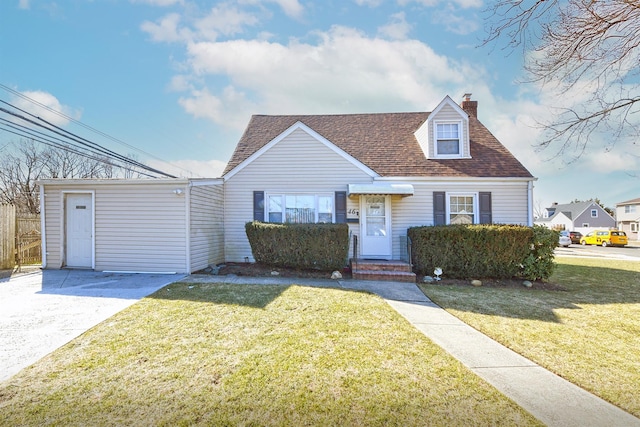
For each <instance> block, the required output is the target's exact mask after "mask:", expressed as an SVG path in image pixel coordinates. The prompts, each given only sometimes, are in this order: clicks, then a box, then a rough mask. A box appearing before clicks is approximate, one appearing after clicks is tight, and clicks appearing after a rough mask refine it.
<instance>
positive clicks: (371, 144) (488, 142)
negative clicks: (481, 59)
mask: <svg viewBox="0 0 640 427" xmlns="http://www.w3.org/2000/svg"><path fill="white" fill-rule="evenodd" d="M428 117H429V113H428V112H416V113H378V114H341V115H286V116H284V115H283V116H268V115H254V116H252V117H251V120H250V121H249V124H248V125H247V128H246V129H245V132H244V134H243V135H242V137H241V138H240V141H239V142H238V145H237V146H236V149H235V151H234V153H233V155H232V156H231V160H230V161H229V163H228V164H227V167H226V168H225V170H224V174H226V173H227V172H229V171H231V170H232V169H233V168H235V167H236V166H238V165H239V164H240V163H242V162H243V161H244V160H246V159H247V158H248V157H249V156H251V155H252V154H253V153H255V152H256V151H258V150H259V149H260V148H262V147H263V146H264V145H266V144H268V143H269V142H270V141H271V140H273V139H274V138H276V137H277V136H279V135H280V134H281V133H282V132H284V131H285V130H287V129H288V128H289V127H291V126H292V125H294V124H295V123H296V122H298V121H300V122H302V123H303V124H305V125H306V126H308V127H309V128H311V129H313V130H314V131H315V132H317V133H319V134H320V135H322V136H323V137H324V138H326V139H327V140H329V141H331V142H332V143H333V144H335V145H336V146H338V147H339V148H341V149H342V150H344V151H345V152H347V153H348V154H350V155H351V156H353V157H354V158H356V159H357V160H358V161H360V162H361V163H363V164H365V165H366V166H367V167H369V168H370V169H372V170H374V171H375V172H376V173H378V174H379V175H381V176H425V177H429V176H432V177H436V176H449V177H497V178H508V177H522V178H532V175H531V173H530V172H529V171H528V170H527V169H526V168H525V167H524V166H523V165H522V164H521V163H520V162H519V161H518V160H517V159H516V158H515V157H514V156H513V155H512V154H511V153H510V152H509V150H507V149H506V148H505V147H504V146H503V145H502V144H501V143H500V142H499V141H498V140H497V139H496V138H495V137H494V136H493V135H492V134H491V132H489V131H488V130H487V128H485V127H484V125H482V123H480V121H478V119H476V118H475V117H469V133H470V148H471V157H472V158H471V159H427V158H426V157H425V155H424V154H423V152H422V149H421V148H420V146H419V144H418V141H417V140H416V138H415V136H414V133H415V131H416V130H417V129H418V128H419V127H420V126H421V125H422V124H423V123H424V122H425V121H426V120H427V118H428Z"/></svg>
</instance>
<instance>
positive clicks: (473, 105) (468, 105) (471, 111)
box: [462, 93, 478, 119]
mask: <svg viewBox="0 0 640 427" xmlns="http://www.w3.org/2000/svg"><path fill="white" fill-rule="evenodd" d="M462 109H463V110H464V111H465V112H466V113H467V114H468V115H469V116H473V117H475V118H476V119H477V118H478V101H472V100H471V94H470V93H465V94H464V99H463V100H462Z"/></svg>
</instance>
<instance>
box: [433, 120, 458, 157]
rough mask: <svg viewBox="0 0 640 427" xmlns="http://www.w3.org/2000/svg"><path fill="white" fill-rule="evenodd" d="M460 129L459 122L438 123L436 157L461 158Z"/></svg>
mask: <svg viewBox="0 0 640 427" xmlns="http://www.w3.org/2000/svg"><path fill="white" fill-rule="evenodd" d="M460 129H461V124H460V123H459V122H444V123H436V129H435V134H436V138H435V140H436V156H438V157H440V156H442V157H460V155H461V154H462V153H461V144H460Z"/></svg>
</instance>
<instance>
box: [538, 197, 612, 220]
mask: <svg viewBox="0 0 640 427" xmlns="http://www.w3.org/2000/svg"><path fill="white" fill-rule="evenodd" d="M591 205H596V206H598V207H600V208H602V207H601V206H600V205H598V204H597V203H596V202H594V201H593V200H589V201H586V202H576V203H567V204H564V205H553V206H551V207H549V208H547V211H554V212H553V214H552V215H549V217H548V218H541V219H540V220H541V221H551V220H552V219H553V218H555V217H557V216H558V215H560V214H563V215H564V216H566V217H567V218H569V219H570V220H572V221H573V219H574V218H577V217H579V216H580V215H581V214H582V213H583V212H584V211H585V210H586V209H588V208H589V206H591ZM602 210H603V211H604V209H602ZM605 212H606V211H605ZM607 214H608V213H607Z"/></svg>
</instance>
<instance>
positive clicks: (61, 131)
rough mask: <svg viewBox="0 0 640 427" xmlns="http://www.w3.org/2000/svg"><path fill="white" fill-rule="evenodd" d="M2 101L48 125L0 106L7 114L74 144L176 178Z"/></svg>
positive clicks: (0, 109)
mask: <svg viewBox="0 0 640 427" xmlns="http://www.w3.org/2000/svg"><path fill="white" fill-rule="evenodd" d="M0 102H1V103H3V104H6V105H8V106H10V107H12V108H14V109H16V110H18V111H20V112H22V113H24V114H26V115H28V116H30V117H33V118H35V119H36V120H38V121H40V122H42V123H45V124H46V125H47V126H45V125H43V124H42V123H38V122H37V121H35V120H31V119H29V118H27V117H24V116H23V115H21V114H18V113H15V112H13V111H10V110H7V109H6V108H2V107H0V111H2V112H4V113H6V114H9V115H11V116H14V117H17V118H18V119H21V120H23V121H25V122H27V123H31V124H33V125H35V126H38V127H41V128H43V129H46V130H48V131H50V132H53V133H55V134H57V135H60V136H63V137H65V138H67V139H68V140H69V141H70V142H71V143H72V144H74V145H75V144H79V145H81V146H84V147H87V148H90V149H92V150H94V151H96V152H99V153H101V154H103V155H104V156H106V157H109V158H115V159H118V160H120V161H122V162H125V163H129V164H130V165H133V166H136V167H139V168H141V169H144V170H147V171H149V172H154V173H157V174H159V175H164V176H167V177H170V178H176V177H175V176H174V175H170V174H168V173H166V172H163V171H161V170H158V169H155V168H152V167H150V166H147V165H145V164H143V163H140V162H138V161H135V160H133V159H131V158H129V157H126V156H123V155H121V154H118V153H116V152H115V151H112V150H109V149H107V148H104V147H103V146H101V145H100V144H97V143H95V142H93V141H89V140H88V139H86V138H83V137H81V136H79V135H76V134H75V133H72V132H69V131H67V130H65V129H62V128H61V127H59V126H56V125H54V124H53V123H51V122H49V121H47V120H45V119H43V118H41V117H38V116H36V115H34V114H31V113H29V112H28V111H25V110H23V109H21V108H19V107H16V106H15V105H12V104H10V103H8V102H6V101H3V100H1V99H0Z"/></svg>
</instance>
